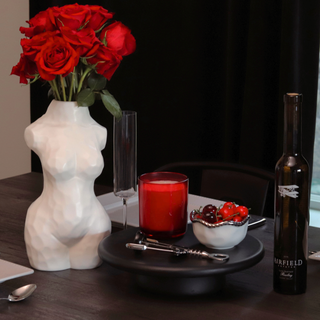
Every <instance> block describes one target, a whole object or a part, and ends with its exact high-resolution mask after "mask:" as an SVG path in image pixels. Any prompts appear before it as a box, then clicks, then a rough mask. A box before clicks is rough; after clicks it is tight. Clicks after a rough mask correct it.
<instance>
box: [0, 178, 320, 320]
mask: <svg viewBox="0 0 320 320" xmlns="http://www.w3.org/2000/svg"><path fill="white" fill-rule="evenodd" d="M41 191H42V175H41V174H38V173H29V174H25V175H21V176H17V177H12V178H8V179H4V180H1V181H0V259H4V260H8V261H11V262H14V263H18V264H21V265H24V266H30V265H29V262H28V258H27V255H26V250H25V244H24V238H23V230H24V221H25V216H26V212H27V209H28V207H29V205H30V204H31V203H32V202H33V201H34V200H35V199H36V198H37V197H38V196H39V195H40V193H41ZM109 191H110V188H108V187H100V188H99V187H97V188H96V193H97V195H99V194H101V193H104V192H109ZM249 234H251V235H252V236H254V237H256V238H258V239H260V240H261V241H262V243H263V244H264V247H265V257H264V258H263V260H262V261H261V262H260V263H258V264H257V265H255V266H254V267H252V268H250V269H247V270H244V271H240V272H237V273H234V274H230V275H228V276H227V283H226V285H225V287H224V289H223V290H222V291H221V292H219V293H216V294H210V295H205V296H193V297H183V296H179V297H172V296H163V295H159V294H152V293H148V292H146V291H143V290H142V289H140V288H139V287H137V286H136V285H135V284H134V281H133V279H132V276H131V275H130V274H129V273H127V272H124V271H121V270H117V269H114V268H113V267H111V266H109V265H108V264H106V263H103V264H102V265H101V266H100V267H99V268H96V269H93V270H83V271H79V270H65V271H59V272H43V271H37V270H35V272H34V274H32V275H29V276H25V277H20V278H16V279H13V280H9V281H6V282H3V283H2V284H0V296H1V297H5V296H7V295H8V293H10V292H11V291H12V290H13V289H15V288H18V287H20V286H23V285H25V284H28V283H36V284H37V285H38V288H37V290H36V291H35V292H34V294H33V295H32V296H31V297H30V298H28V299H27V300H25V301H22V302H19V303H10V302H7V301H0V319H1V320H2V319H14V320H16V319H34V320H36V319H40V320H42V319H54V320H59V319H63V320H67V319H85V320H90V319H111V320H113V319H114V320H116V319H117V320H119V319H120V320H122V319H130V320H131V319H133V320H134V319H139V320H142V319H145V320H146V319H155V320H157V319H161V320H163V319H168V320H172V319H179V320H187V319H192V320H195V319H215V320H217V319H246V320H247V319H254V320H257V319H258V320H264V319H273V320H275V319H281V320H288V319H303V320H307V319H320V262H318V261H314V260H309V262H308V289H307V293H305V294H303V295H296V296H286V295H280V294H277V293H275V292H274V291H273V288H272V258H273V221H272V220H271V219H268V221H267V224H266V225H264V226H262V227H260V228H257V229H254V230H251V231H249ZM309 248H310V249H313V250H320V229H318V228H313V227H310V229H309Z"/></svg>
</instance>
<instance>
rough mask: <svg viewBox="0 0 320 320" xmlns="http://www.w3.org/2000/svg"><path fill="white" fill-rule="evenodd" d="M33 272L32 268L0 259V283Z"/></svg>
mask: <svg viewBox="0 0 320 320" xmlns="http://www.w3.org/2000/svg"><path fill="white" fill-rule="evenodd" d="M32 273H34V270H32V269H30V268H27V267H24V266H20V265H19V264H16V263H12V262H9V261H6V260H2V259H0V283H2V282H4V281H7V280H11V279H14V278H18V277H23V276H27V275H29V274H32Z"/></svg>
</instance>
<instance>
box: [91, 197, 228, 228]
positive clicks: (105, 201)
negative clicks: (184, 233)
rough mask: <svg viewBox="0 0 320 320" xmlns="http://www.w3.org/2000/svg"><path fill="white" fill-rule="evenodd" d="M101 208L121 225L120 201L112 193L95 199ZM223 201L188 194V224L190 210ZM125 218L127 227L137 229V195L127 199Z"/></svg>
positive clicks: (218, 203)
mask: <svg viewBox="0 0 320 320" xmlns="http://www.w3.org/2000/svg"><path fill="white" fill-rule="evenodd" d="M97 198H98V200H99V201H100V202H101V204H102V206H103V207H104V208H105V210H106V211H107V213H108V215H109V217H110V219H111V221H112V222H116V223H120V224H122V201H121V199H119V198H118V197H116V196H115V195H114V194H113V192H110V193H106V194H103V195H101V196H98V197H97ZM223 203H224V201H219V200H215V199H211V198H205V197H201V196H197V195H194V194H189V197H188V223H191V221H190V217H189V214H190V212H191V211H192V210H195V209H199V208H200V207H201V206H202V207H204V206H206V205H207V204H212V205H214V206H216V207H219V206H220V205H222V204H223ZM127 207H128V211H127V218H128V226H132V227H139V203H138V193H137V194H136V195H135V196H134V197H132V198H129V199H128V201H127Z"/></svg>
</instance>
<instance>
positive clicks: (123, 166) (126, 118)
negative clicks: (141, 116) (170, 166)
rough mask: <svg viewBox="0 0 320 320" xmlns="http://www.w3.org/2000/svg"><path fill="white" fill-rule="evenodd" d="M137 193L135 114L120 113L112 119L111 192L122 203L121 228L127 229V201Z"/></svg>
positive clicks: (130, 112) (132, 112)
mask: <svg viewBox="0 0 320 320" xmlns="http://www.w3.org/2000/svg"><path fill="white" fill-rule="evenodd" d="M136 191H137V113H136V112H134V111H122V118H121V119H120V120H118V119H116V118H114V119H113V192H114V194H115V195H116V196H117V197H120V198H122V202H123V228H124V229H127V200H128V198H130V197H132V196H133V195H134V194H135V193H136Z"/></svg>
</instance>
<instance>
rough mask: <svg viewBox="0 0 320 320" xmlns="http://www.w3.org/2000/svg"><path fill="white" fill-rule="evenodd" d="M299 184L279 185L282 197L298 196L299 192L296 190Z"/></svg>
mask: <svg viewBox="0 0 320 320" xmlns="http://www.w3.org/2000/svg"><path fill="white" fill-rule="evenodd" d="M298 188H299V186H297V185H295V184H293V185H288V186H278V192H279V193H280V196H281V197H290V198H298V196H299V192H298V191H296V189H298Z"/></svg>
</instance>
